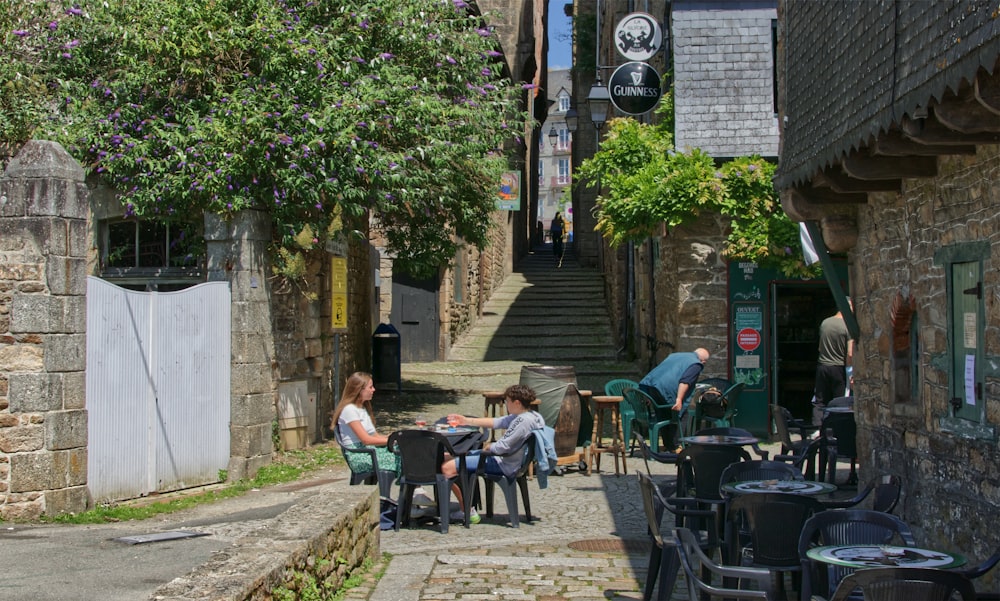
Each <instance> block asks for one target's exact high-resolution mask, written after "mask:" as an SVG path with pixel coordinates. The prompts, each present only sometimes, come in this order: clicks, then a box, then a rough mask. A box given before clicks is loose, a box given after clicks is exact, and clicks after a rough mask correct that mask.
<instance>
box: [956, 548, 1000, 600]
mask: <svg viewBox="0 0 1000 601" xmlns="http://www.w3.org/2000/svg"><path fill="white" fill-rule="evenodd" d="M997 562H1000V547H997V549H996V551H994V552H993V555H990V556H989V557H988V558H986V559H984V560H983V561H982V562H981V563H979V564H976V565H974V566H972V567H969V568H964V569H959V570H952V571H953V572H958V573H959V574H961V575H963V576H965V577H966V578H968V579H969V580H974V579H976V578H980V577H982V576H984V575H986V573H987V572H989V571H990V570H992V569H993V568H994V567H995V566H996V565H997ZM976 600H977V601H998V600H1000V592H992V591H979V592H977V593H976Z"/></svg>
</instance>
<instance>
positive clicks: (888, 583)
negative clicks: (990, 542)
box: [813, 567, 976, 601]
mask: <svg viewBox="0 0 1000 601" xmlns="http://www.w3.org/2000/svg"><path fill="white" fill-rule="evenodd" d="M858 591H860V592H861V595H862V598H864V599H865V601H894V600H896V599H907V600H909V599H913V600H915V601H916V600H919V601H951V600H952V599H953V598H954V597H953V596H954V595H955V594H956V593H957V594H958V595H959V596H960V597H961V598H962V600H963V601H974V599H975V598H976V590H975V588H974V587H973V586H972V582H970V581H969V579H968V578H966V577H965V576H963V575H962V574H959V573H958V572H954V571H951V570H938V569H934V568H896V567H887V568H866V569H864V570H858V571H857V572H854V573H851V574H848V575H847V576H845V577H844V579H843V580H841V581H840V584H839V585H837V590H835V591H834V593H833V595H832V596H831V597H830V601H848V599H855V598H857V597H856V596H855V595H856V594H857V592H858ZM813 598H814V599H819V600H821V599H822V597H813Z"/></svg>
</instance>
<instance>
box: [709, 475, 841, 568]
mask: <svg viewBox="0 0 1000 601" xmlns="http://www.w3.org/2000/svg"><path fill="white" fill-rule="evenodd" d="M823 510H824V507H823V504H822V503H820V502H819V501H818V500H817V499H816V498H814V497H809V496H805V495H794V494H785V493H754V494H749V495H740V496H737V497H734V498H733V499H732V500H731V501H730V502H729V511H728V512H727V514H726V545H727V547H728V549H729V553H730V555H729V557H740V544H741V543H740V528H741V527H744V528H746V529H747V531H748V532H749V534H750V541H751V544H750V547H751V548H752V549H753V564H754V565H759V566H770V567H783V568H790V569H798V568H799V567H800V560H799V547H798V543H799V533H800V532H801V531H802V528H803V526H804V525H805V523H806V520H808V519H809V518H810V517H812V516H813V515H814V514H816V513H819V512H821V511H823Z"/></svg>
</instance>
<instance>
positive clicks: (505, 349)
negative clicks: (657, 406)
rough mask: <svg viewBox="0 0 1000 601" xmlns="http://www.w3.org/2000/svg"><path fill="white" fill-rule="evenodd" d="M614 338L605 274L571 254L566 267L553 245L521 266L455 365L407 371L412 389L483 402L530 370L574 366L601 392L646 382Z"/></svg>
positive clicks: (454, 357)
mask: <svg viewBox="0 0 1000 601" xmlns="http://www.w3.org/2000/svg"><path fill="white" fill-rule="evenodd" d="M611 334H612V324H611V319H610V317H609V315H608V311H607V304H606V302H605V300H604V284H603V280H602V276H601V274H600V273H599V272H598V271H597V270H595V269H591V268H585V267H582V266H580V264H579V263H578V262H577V261H576V259H575V257H573V256H571V255H569V254H567V255H566V256H565V257H564V258H563V261H562V264H561V265H559V264H558V262H557V260H556V258H555V257H553V255H552V251H551V246H550V245H546V246H544V247H539V248H537V249H536V252H534V253H532V254H529V255H528V256H526V257H524V258H523V259H522V260H521V261H519V263H518V265H517V267H516V270H515V271H514V272H513V273H512V274H511V275H510V276H508V277H507V278H506V280H505V281H504V283H503V285H502V286H501V287H500V289H499V290H497V291H496V292H495V293H494V295H493V297H492V298H490V300H489V301H488V302H487V303H486V305H485V306H484V310H483V316H482V317H481V318H480V319H479V320H478V322H477V323H476V324H475V325H474V326H473V327H472V328H471V329H470V330H469V331H468V332H467V333H466V334H465V335H464V336H463V337H462V339H461V340H459V341H457V342H456V344H454V345H453V346H452V349H451V354H450V356H449V358H448V361H445V362H434V363H406V364H403V365H402V376H403V384H404V388H408V387H412V389H413V390H415V391H419V390H427V389H428V388H434V389H437V390H440V391H442V392H443V391H444V390H447V391H449V392H451V393H452V394H455V395H456V396H462V395H465V394H470V395H473V396H477V395H478V394H479V393H481V392H482V391H484V390H503V389H504V388H505V387H506V386H508V385H510V384H516V383H517V382H518V380H519V378H520V373H521V367H522V366H524V365H563V366H565V365H570V366H573V368H574V370H575V372H576V376H577V383H578V385H579V387H580V388H582V389H589V390H593V391H595V393H597V394H600V393H602V392H603V390H604V383H605V382H607V381H608V380H611V379H614V378H632V379H638V378H639V377H640V372H639V371H638V368H637V367H636V365H634V364H633V363H629V362H625V361H620V360H618V358H617V349H616V347H615V343H614V341H613V338H612V335H611ZM478 402H480V403H481V402H482V401H481V397H478Z"/></svg>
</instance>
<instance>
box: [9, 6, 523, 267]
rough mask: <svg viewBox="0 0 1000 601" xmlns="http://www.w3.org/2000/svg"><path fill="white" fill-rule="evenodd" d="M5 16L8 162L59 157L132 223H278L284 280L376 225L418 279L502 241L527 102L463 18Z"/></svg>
mask: <svg viewBox="0 0 1000 601" xmlns="http://www.w3.org/2000/svg"><path fill="white" fill-rule="evenodd" d="M0 3H3V4H6V6H5V7H4V9H5V11H4V14H3V16H0V26H3V28H4V29H3V31H0V35H2V36H3V37H2V40H3V44H4V57H5V60H4V61H2V62H0V89H2V90H3V91H4V94H3V95H2V96H0V108H2V109H3V110H2V111H0V115H2V116H0V144H5V145H6V148H8V149H9V148H16V146H17V145H18V144H19V143H23V141H24V140H26V139H28V138H29V137H35V138H48V139H54V140H56V141H59V142H60V143H62V144H63V146H65V147H66V148H67V150H69V151H70V153H71V154H73V155H74V156H75V157H76V158H78V159H79V160H80V161H81V162H82V163H83V164H84V166H85V167H86V168H87V169H89V170H90V171H92V172H94V173H99V174H101V175H102V176H103V177H104V178H106V179H107V181H109V182H110V183H111V184H112V185H114V186H115V187H116V188H117V189H118V190H120V191H121V193H122V199H123V201H124V202H125V203H126V206H127V211H128V214H130V215H135V216H139V217H146V218H156V219H166V220H169V219H175V218H184V217H186V218H191V217H192V216H196V215H198V214H200V212H202V211H210V212H214V213H218V214H223V215H226V214H229V213H232V212H235V211H240V210H243V209H247V208H253V209H260V210H265V211H267V212H268V213H269V214H270V215H271V217H272V220H273V225H274V230H275V233H276V234H275V236H276V239H275V243H276V247H277V249H282V250H283V252H280V253H279V252H276V253H275V257H276V260H277V261H278V262H279V264H283V265H288V260H289V259H291V260H295V258H296V257H298V256H300V253H301V251H302V250H308V249H309V248H312V247H315V246H317V245H321V244H322V242H323V241H324V240H325V239H326V238H328V237H331V236H337V235H340V234H342V233H351V231H352V229H353V228H352V225H353V226H355V227H356V226H357V224H358V223H361V220H363V219H364V218H366V217H367V216H368V215H369V214H373V215H374V216H375V217H376V219H377V223H378V224H379V226H380V227H382V228H383V230H384V232H385V234H386V237H387V239H388V242H389V246H390V249H391V251H392V252H394V253H395V254H396V256H397V257H398V259H397V261H398V263H399V266H400V268H401V269H403V270H407V271H410V272H411V273H414V274H416V275H430V274H433V273H436V272H437V270H438V269H439V268H440V267H441V266H442V265H443V264H445V263H446V262H447V261H448V260H449V258H450V257H452V256H453V255H454V251H455V243H454V241H453V240H454V239H455V236H459V237H461V238H463V239H464V240H465V241H467V242H469V243H472V244H476V245H480V246H482V245H485V244H486V242H487V239H488V229H489V227H490V226H489V224H490V219H489V216H490V212H491V211H492V210H493V209H494V206H495V197H496V193H497V189H498V185H499V181H500V177H499V176H500V173H501V172H502V171H503V170H504V169H505V168H506V167H507V160H506V158H505V156H504V155H505V148H510V147H512V146H513V145H514V144H516V143H518V142H519V140H518V136H520V135H521V134H522V132H523V131H524V123H525V115H524V114H523V112H521V111H520V110H519V108H518V107H519V106H521V105H522V104H523V100H524V99H523V97H524V95H525V92H524V90H523V89H522V87H521V86H520V85H514V84H512V82H511V81H510V80H509V78H507V77H505V76H504V64H503V63H502V62H501V60H500V59H501V54H500V52H499V47H498V41H497V39H496V36H495V35H494V33H493V32H492V30H491V28H490V27H489V26H488V25H487V21H488V18H489V17H488V16H486V17H482V16H479V15H477V14H475V12H474V11H473V10H472V9H471V8H470V6H469V5H467V4H465V3H464V2H462V1H461V0H452V1H446V2H441V1H438V0H407V1H406V2H393V1H392V0H351V1H349V2H348V1H345V0H319V1H307V0H216V1H213V2H190V1H188V0H159V1H157V2H134V1H132V0H106V1H103V2H81V3H79V4H69V3H60V2H53V1H48V0H28V1H24V0H20V1H18V0H0ZM3 149H4V147H3V146H0V151H2V150H3ZM277 249H276V250H277Z"/></svg>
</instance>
